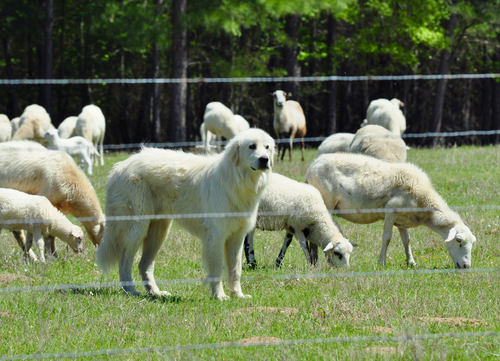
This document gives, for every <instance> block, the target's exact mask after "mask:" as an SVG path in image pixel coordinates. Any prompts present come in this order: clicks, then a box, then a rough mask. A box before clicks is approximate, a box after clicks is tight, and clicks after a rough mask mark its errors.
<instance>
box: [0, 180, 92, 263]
mask: <svg viewBox="0 0 500 361" xmlns="http://www.w3.org/2000/svg"><path fill="white" fill-rule="evenodd" d="M1 229H9V230H11V231H21V230H25V231H27V232H28V237H27V239H26V245H25V247H24V256H25V258H26V259H28V256H29V253H30V252H29V251H30V250H31V244H32V242H33V239H34V240H35V244H36V246H37V247H38V250H39V252H40V260H41V261H42V262H45V252H44V249H45V243H44V240H43V237H47V236H52V237H58V238H60V239H61V240H62V241H64V242H66V243H67V244H68V245H69V246H70V247H71V248H72V249H73V251H75V252H76V253H79V252H81V251H82V250H83V245H82V240H83V231H82V230H81V228H80V227H78V226H76V225H74V224H73V223H71V222H70V221H69V220H68V219H67V218H66V217H65V216H64V215H63V214H62V213H61V212H59V211H58V210H57V209H56V208H55V207H54V206H53V205H52V204H51V203H50V202H49V200H48V199H47V198H45V197H43V196H36V195H31V194H26V193H23V192H20V191H17V190H15V189H6V188H0V230H1ZM30 257H33V255H31V256H30Z"/></svg>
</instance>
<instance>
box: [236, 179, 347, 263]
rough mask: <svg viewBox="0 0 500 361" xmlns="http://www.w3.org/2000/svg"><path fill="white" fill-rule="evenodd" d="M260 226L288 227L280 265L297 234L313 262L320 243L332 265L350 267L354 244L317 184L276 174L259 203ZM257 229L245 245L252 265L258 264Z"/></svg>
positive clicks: (251, 233)
mask: <svg viewBox="0 0 500 361" xmlns="http://www.w3.org/2000/svg"><path fill="white" fill-rule="evenodd" d="M256 228H259V229H262V230H266V231H282V230H286V236H285V240H284V242H283V247H282V249H281V252H280V254H279V256H278V258H277V259H276V265H277V266H281V264H282V262H283V258H284V257H285V253H286V249H287V248H288V246H289V245H290V242H291V241H292V238H293V236H294V235H295V237H296V238H297V239H298V240H299V243H300V245H301V247H302V249H303V251H304V254H305V256H306V259H307V261H308V262H309V263H310V264H315V263H316V261H317V258H318V253H317V248H318V246H319V247H321V249H322V250H323V251H324V252H325V255H326V258H327V260H328V262H329V263H330V265H332V266H347V267H349V258H350V255H351V252H352V250H353V246H354V244H352V243H350V242H349V240H347V239H345V238H344V237H343V236H342V233H341V231H340V229H339V227H338V225H337V224H335V222H334V220H333V218H332V216H331V215H330V213H329V212H328V210H327V209H326V206H325V204H324V202H323V199H322V198H321V194H320V193H319V192H318V190H317V189H316V188H314V187H313V186H310V185H308V184H305V183H300V182H297V181H295V180H292V179H290V178H287V177H285V176H282V175H280V174H277V173H273V174H272V175H271V177H270V180H269V184H268V187H267V189H266V191H265V192H264V195H263V197H262V199H261V201H260V203H259V214H258V216H257V223H256ZM254 232H255V230H253V231H252V232H250V233H249V234H248V235H247V237H246V238H245V246H244V249H245V255H246V258H247V261H248V263H249V264H250V265H251V266H252V267H255V265H256V261H255V256H254V248H253V234H254ZM308 241H309V242H310V243H309V244H308ZM309 246H310V247H309Z"/></svg>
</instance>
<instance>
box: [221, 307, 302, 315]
mask: <svg viewBox="0 0 500 361" xmlns="http://www.w3.org/2000/svg"><path fill="white" fill-rule="evenodd" d="M253 312H271V313H283V314H285V315H294V314H296V313H297V312H299V310H298V309H296V308H289V307H248V308H237V309H235V310H232V311H231V312H230V314H232V315H242V314H247V313H253Z"/></svg>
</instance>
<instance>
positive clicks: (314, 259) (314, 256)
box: [307, 242, 318, 266]
mask: <svg viewBox="0 0 500 361" xmlns="http://www.w3.org/2000/svg"><path fill="white" fill-rule="evenodd" d="M307 246H308V249H309V255H310V257H311V262H310V263H311V264H312V265H313V266H316V264H317V263H318V246H317V245H315V244H314V243H311V242H307Z"/></svg>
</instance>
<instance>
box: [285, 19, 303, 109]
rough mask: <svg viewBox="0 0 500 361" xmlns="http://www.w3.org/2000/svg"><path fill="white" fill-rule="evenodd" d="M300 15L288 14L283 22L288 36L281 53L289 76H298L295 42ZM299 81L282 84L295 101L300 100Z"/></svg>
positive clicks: (297, 39)
mask: <svg viewBox="0 0 500 361" xmlns="http://www.w3.org/2000/svg"><path fill="white" fill-rule="evenodd" d="M301 17H302V16H301V15H300V14H297V15H288V16H287V17H286V23H285V33H286V35H287V36H288V42H289V43H288V44H287V45H286V46H285V49H284V52H283V55H284V63H285V70H286V72H287V75H288V76H289V77H299V76H300V66H299V64H298V62H297V55H298V52H299V49H298V47H297V44H298V42H299V28H300V24H301ZM299 88H300V86H299V82H298V81H289V82H286V83H285V84H284V85H283V90H284V91H285V92H286V93H291V94H292V97H293V99H294V100H295V101H300V94H299Z"/></svg>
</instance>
